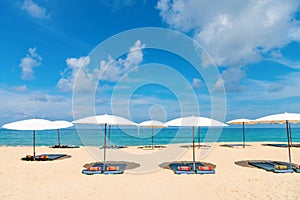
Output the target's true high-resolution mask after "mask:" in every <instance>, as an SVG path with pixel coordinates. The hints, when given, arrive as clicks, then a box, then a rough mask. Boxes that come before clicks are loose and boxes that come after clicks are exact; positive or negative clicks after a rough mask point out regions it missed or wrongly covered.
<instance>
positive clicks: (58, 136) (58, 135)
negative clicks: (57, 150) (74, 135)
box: [57, 129, 60, 147]
mask: <svg viewBox="0 0 300 200" xmlns="http://www.w3.org/2000/svg"><path fill="white" fill-rule="evenodd" d="M57 138H58V146H59V147H60V134H59V129H57Z"/></svg>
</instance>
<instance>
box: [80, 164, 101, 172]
mask: <svg viewBox="0 0 300 200" xmlns="http://www.w3.org/2000/svg"><path fill="white" fill-rule="evenodd" d="M92 167H99V170H88V168H87V169H84V170H82V173H83V174H86V175H94V174H102V173H103V164H102V163H96V164H93V165H92Z"/></svg>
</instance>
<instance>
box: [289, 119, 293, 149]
mask: <svg viewBox="0 0 300 200" xmlns="http://www.w3.org/2000/svg"><path fill="white" fill-rule="evenodd" d="M289 133H290V141H291V146H293V140H292V138H293V137H292V128H291V123H289Z"/></svg>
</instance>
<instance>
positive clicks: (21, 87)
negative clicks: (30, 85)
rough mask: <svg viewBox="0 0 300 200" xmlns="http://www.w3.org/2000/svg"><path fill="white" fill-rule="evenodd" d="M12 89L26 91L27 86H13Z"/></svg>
mask: <svg viewBox="0 0 300 200" xmlns="http://www.w3.org/2000/svg"><path fill="white" fill-rule="evenodd" d="M12 90H13V91H15V92H26V91H27V86H26V85H19V86H13V87H12Z"/></svg>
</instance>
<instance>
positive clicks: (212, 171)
mask: <svg viewBox="0 0 300 200" xmlns="http://www.w3.org/2000/svg"><path fill="white" fill-rule="evenodd" d="M187 164H188V165H189V166H190V167H191V169H192V170H193V163H187ZM200 167H204V169H203V170H201V169H200ZM207 167H208V166H207ZM205 168H206V166H205V165H204V164H203V163H201V162H196V174H215V173H216V171H215V170H214V169H212V168H211V169H208V170H205Z"/></svg>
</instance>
